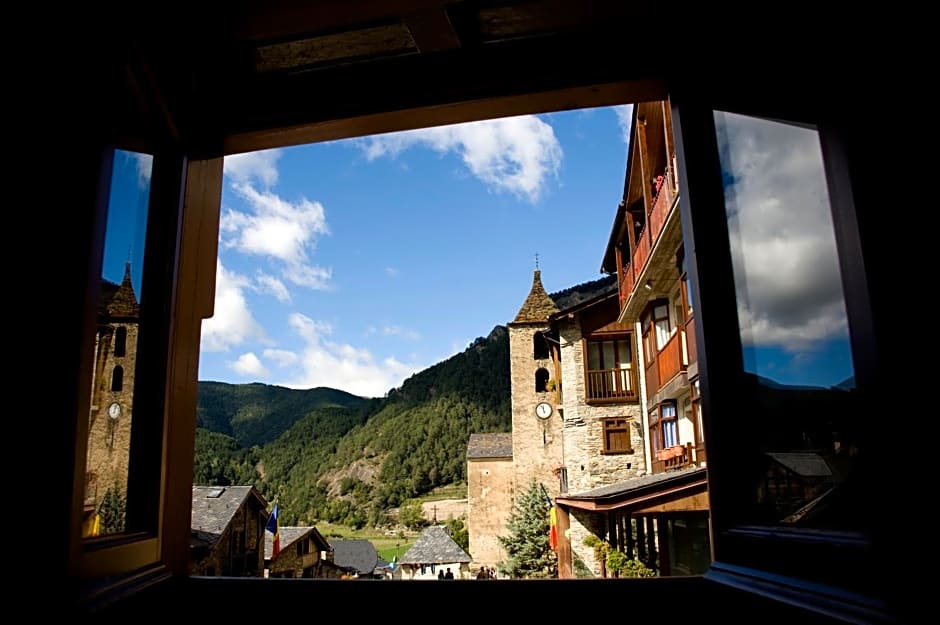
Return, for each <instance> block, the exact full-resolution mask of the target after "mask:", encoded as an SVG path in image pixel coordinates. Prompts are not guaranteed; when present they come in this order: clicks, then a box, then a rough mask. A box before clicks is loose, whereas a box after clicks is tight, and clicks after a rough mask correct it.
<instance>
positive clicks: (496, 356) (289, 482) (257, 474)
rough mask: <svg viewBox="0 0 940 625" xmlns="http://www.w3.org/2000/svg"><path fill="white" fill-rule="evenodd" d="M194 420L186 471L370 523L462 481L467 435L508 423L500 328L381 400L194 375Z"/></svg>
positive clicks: (310, 516)
mask: <svg viewBox="0 0 940 625" xmlns="http://www.w3.org/2000/svg"><path fill="white" fill-rule="evenodd" d="M611 288H616V281H615V279H614V277H613V276H610V277H605V278H602V279H600V280H594V281H592V282H586V283H584V284H583V285H579V286H576V287H572V288H570V289H565V290H564V291H560V292H558V293H553V294H550V296H551V297H552V298H553V299H554V300H555V301H556V303H557V304H558V306H559V308H567V307H569V306H572V305H574V304H576V303H578V302H580V301H584V300H586V299H590V298H592V297H595V296H597V295H599V294H600V293H602V292H605V291H607V290H610V289H611ZM524 297H525V294H524V293H522V294H520V300H519V301H520V303H521V302H522V301H523V299H524ZM197 426H198V428H197V435H196V458H195V465H196V470H195V474H194V479H195V480H199V481H201V482H202V483H210V484H227V483H235V482H238V483H253V484H255V485H256V486H257V487H258V488H259V489H260V490H261V492H262V493H263V494H264V495H265V496H266V497H267V498H268V499H269V500H272V499H273V498H274V497H275V496H276V497H277V498H278V501H279V510H280V514H281V517H280V520H281V523H282V524H284V525H293V524H302V523H314V522H316V521H317V520H322V521H329V522H334V523H345V524H347V525H350V526H353V527H361V526H363V525H365V524H366V523H369V524H372V525H379V524H381V523H382V522H383V519H384V515H385V511H386V510H387V509H388V508H392V507H396V506H398V505H400V504H401V503H402V502H403V501H405V500H407V499H409V498H413V497H416V496H418V495H421V494H424V493H427V492H429V491H431V490H433V489H434V488H437V487H440V486H445V485H448V484H454V483H461V482H464V481H465V480H466V449H467V441H468V440H469V438H470V434H472V433H479V432H508V431H510V429H511V406H510V384H509V334H508V331H507V329H506V327H505V326H502V325H498V326H495V327H494V328H493V329H492V330H491V331H490V332H489V334H487V335H486V336H485V337H480V338H477V339H476V340H475V341H473V342H472V343H471V344H470V345H469V346H468V347H467V348H466V349H465V350H464V351H462V352H460V353H458V354H455V355H454V356H451V357H450V358H448V359H446V360H444V361H442V362H440V363H438V364H436V365H433V366H431V367H429V368H427V369H425V370H423V371H421V372H418V373H415V374H414V375H412V376H411V377H409V378H408V379H406V380H405V381H404V382H403V383H402V385H401V386H400V387H398V388H394V389H390V390H389V391H388V393H387V395H386V397H384V398H381V399H365V398H362V397H356V396H354V395H350V394H349V393H345V392H343V391H337V390H335V389H329V388H315V389H310V390H306V391H302V390H292V389H287V388H283V387H278V386H270V385H265V384H258V383H256V384H224V383H220V382H200V383H199V404H198V418H197Z"/></svg>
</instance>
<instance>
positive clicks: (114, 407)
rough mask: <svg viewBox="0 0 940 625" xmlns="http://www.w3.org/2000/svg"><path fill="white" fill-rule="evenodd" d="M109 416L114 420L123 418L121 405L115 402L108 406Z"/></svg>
mask: <svg viewBox="0 0 940 625" xmlns="http://www.w3.org/2000/svg"><path fill="white" fill-rule="evenodd" d="M108 416H109V417H111V418H112V419H117V418H118V417H120V416H121V404H119V403H117V402H114V403H113V404H111V405H110V406H108Z"/></svg>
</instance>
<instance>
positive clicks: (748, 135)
mask: <svg viewBox="0 0 940 625" xmlns="http://www.w3.org/2000/svg"><path fill="white" fill-rule="evenodd" d="M715 128H716V133H717V139H718V149H719V158H720V162H721V169H722V178H723V186H724V195H725V210H726V215H727V220H728V234H729V243H730V250H731V257H732V267H733V273H734V282H735V288H736V294H737V312H738V325H739V330H740V337H741V345H742V356H743V362H744V371H745V374H746V375H747V378H748V379H749V381H750V382H751V383H750V384H747V385H746V388H745V389H742V392H746V393H748V394H749V397H751V398H752V400H749V401H752V405H753V412H754V416H755V418H754V421H753V425H754V429H753V431H751V432H749V435H750V436H752V437H754V438H755V440H756V441H757V443H758V445H759V448H760V451H761V452H762V453H761V456H760V462H759V463H757V464H756V465H754V467H753V468H752V469H750V470H751V471H753V473H754V474H753V483H754V489H753V491H751V492H754V493H755V495H756V499H755V501H754V502H753V504H754V505H753V508H752V509H751V510H752V512H749V513H748V514H749V515H751V516H752V518H750V519H742V520H743V521H744V522H753V521H757V522H762V523H771V524H778V525H789V526H804V527H817V528H823V527H825V528H838V529H853V528H858V527H860V525H859V524H860V523H864V521H863V519H862V518H861V517H862V516H863V515H859V514H855V513H853V512H851V509H852V508H853V507H854V505H855V504H854V503H852V499H853V498H854V495H850V494H849V493H851V492H852V490H853V489H852V488H850V485H851V484H853V479H854V477H853V469H854V467H855V465H856V457H857V451H858V450H857V445H856V437H855V435H854V433H853V431H854V429H855V428H856V427H857V425H856V424H857V421H858V419H857V418H854V419H853V414H857V413H856V409H855V407H854V405H853V400H854V396H855V392H854V389H855V381H854V369H853V365H852V352H851V347H850V338H849V328H848V321H847V315H846V306H845V298H844V294H843V286H842V279H841V273H840V269H839V260H838V250H837V247H836V239H835V234H834V230H833V223H832V214H831V209H830V204H829V192H828V188H827V185H826V178H825V171H824V168H823V155H822V150H821V147H820V141H819V136H818V131H817V130H816V129H814V128H810V127H806V126H803V125H794V124H788V123H782V122H779V121H771V120H767V119H759V118H754V117H747V116H743V115H737V114H732V113H724V112H716V113H715Z"/></svg>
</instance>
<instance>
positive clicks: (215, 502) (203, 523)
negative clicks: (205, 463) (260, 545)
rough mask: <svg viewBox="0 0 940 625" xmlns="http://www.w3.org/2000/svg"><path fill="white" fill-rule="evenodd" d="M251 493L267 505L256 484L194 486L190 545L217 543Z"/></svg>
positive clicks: (264, 505) (263, 504)
mask: <svg viewBox="0 0 940 625" xmlns="http://www.w3.org/2000/svg"><path fill="white" fill-rule="evenodd" d="M249 497H257V498H258V499H259V500H260V501H261V503H262V506H263V507H264V508H267V505H268V504H267V502H266V501H265V500H264V497H262V496H261V493H259V492H258V491H257V490H256V489H255V487H254V486H193V503H192V520H191V521H190V526H191V536H190V546H191V547H197V546H208V547H211V546H212V545H213V544H215V543H216V542H217V541H218V540H219V538H220V537H221V536H222V532H224V531H225V528H226V527H228V524H229V523H231V522H232V517H234V516H235V513H236V512H237V511H238V509H239V508H240V507H241V506H242V504H243V503H245V501H246V500H247V499H248V498H249ZM282 544H283V543H282Z"/></svg>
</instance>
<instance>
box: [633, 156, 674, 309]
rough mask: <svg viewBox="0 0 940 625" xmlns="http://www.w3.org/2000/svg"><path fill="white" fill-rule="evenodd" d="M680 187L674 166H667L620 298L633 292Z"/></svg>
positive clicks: (636, 246) (647, 215)
mask: <svg viewBox="0 0 940 625" xmlns="http://www.w3.org/2000/svg"><path fill="white" fill-rule="evenodd" d="M677 193H678V188H677V186H676V177H675V174H674V173H673V171H672V168H670V167H666V169H665V171H664V172H663V175H662V183H661V184H660V186H659V189H657V191H656V195H655V197H654V198H653V202H652V205H651V206H650V208H649V210H648V211H647V213H646V224H645V225H644V226H643V230H642V231H640V234H639V236H638V237H637V240H636V245H635V247H634V249H633V254H632V255H631V257H630V262H628V263H627V265H626V266H624V271H623V279H622V280H621V283H620V294H621V295H620V299H621V301H625V300H626V299H627V298H628V297H630V294H631V293H633V289H634V287H635V281H636V277H637V276H638V275H640V273H642V271H643V269H644V267H646V261H647V260H649V256H650V252H651V250H652V249H653V246H654V245H655V244H656V241H657V240H658V239H659V235H660V234H661V233H662V230H663V226H664V225H665V223H666V219H667V218H668V217H669V212H670V211H671V210H672V207H673V205H674V204H675V200H676V195H677Z"/></svg>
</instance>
